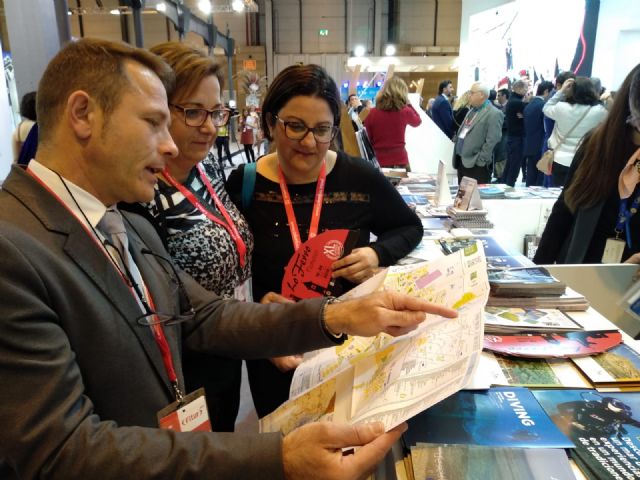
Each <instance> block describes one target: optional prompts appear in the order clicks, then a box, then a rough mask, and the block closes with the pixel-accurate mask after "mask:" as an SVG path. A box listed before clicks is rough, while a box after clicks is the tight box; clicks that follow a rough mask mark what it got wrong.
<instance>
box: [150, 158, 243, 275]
mask: <svg viewBox="0 0 640 480" xmlns="http://www.w3.org/2000/svg"><path fill="white" fill-rule="evenodd" d="M196 168H197V169H198V174H199V175H200V180H201V181H202V183H204V185H205V187H206V188H207V191H208V192H209V195H211V198H213V202H214V203H215V205H216V208H217V209H218V210H219V211H220V213H221V214H222V216H223V217H224V219H225V220H226V223H225V222H223V221H222V220H220V219H219V218H218V217H216V216H215V215H214V214H213V213H211V212H210V211H209V210H208V209H207V208H206V207H205V206H204V205H202V202H200V200H198V199H197V198H196V196H195V195H194V194H193V192H192V191H191V190H189V189H188V188H187V187H185V186H184V185H182V184H181V183H180V182H178V181H177V180H176V179H175V178H173V177H172V176H171V174H170V173H169V171H168V170H167V169H166V168H165V169H164V170H163V171H162V175H163V176H164V177H165V178H166V179H167V180H168V181H169V183H171V185H173V186H174V187H175V188H177V189H178V190H179V191H180V193H182V195H184V197H185V198H186V199H187V200H189V203H191V205H193V206H194V207H196V208H197V209H198V210H200V212H201V213H202V214H203V215H205V216H206V217H207V218H208V219H209V220H211V221H212V222H215V223H217V224H218V225H221V226H222V227H224V229H225V230H226V231H227V232H228V233H229V235H230V236H231V238H232V239H233V241H234V242H235V244H236V248H237V249H238V256H239V257H240V266H241V267H244V266H245V265H246V263H247V245H246V244H245V243H244V240H243V239H242V236H241V235H240V232H239V231H238V228H237V227H236V225H235V224H234V223H233V220H232V219H231V216H230V215H229V212H227V209H226V208H224V205H223V204H222V202H221V201H220V199H219V198H218V195H216V191H215V190H214V189H213V185H211V182H210V181H209V178H207V176H206V175H205V173H204V172H203V171H202V167H201V166H200V165H197V167H196Z"/></svg>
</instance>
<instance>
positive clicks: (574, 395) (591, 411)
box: [533, 390, 640, 480]
mask: <svg viewBox="0 0 640 480" xmlns="http://www.w3.org/2000/svg"><path fill="white" fill-rule="evenodd" d="M533 394H534V395H535V397H536V398H537V399H538V401H539V402H540V404H541V405H542V407H543V408H544V410H545V411H546V412H547V414H548V415H549V416H550V417H551V419H552V420H553V421H554V423H555V424H556V425H557V426H558V428H559V429H560V430H562V432H564V434H565V435H567V437H569V438H570V439H571V440H572V441H573V443H574V444H575V446H576V448H575V450H574V451H572V453H571V455H572V457H573V459H574V460H575V461H576V463H577V464H578V466H580V468H581V469H582V470H583V472H584V473H585V476H586V477H587V478H597V479H600V480H608V479H621V478H638V472H640V392H621V393H613V394H612V393H606V394H604V393H598V392H597V391H596V390H537V391H534V392H533Z"/></svg>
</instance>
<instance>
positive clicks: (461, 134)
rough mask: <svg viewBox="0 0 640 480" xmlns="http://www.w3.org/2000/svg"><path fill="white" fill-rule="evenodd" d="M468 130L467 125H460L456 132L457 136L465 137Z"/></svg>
mask: <svg viewBox="0 0 640 480" xmlns="http://www.w3.org/2000/svg"><path fill="white" fill-rule="evenodd" d="M468 131H469V126H467V125H462V128H461V129H460V131H459V132H458V138H460V139H463V138H464V137H466V136H467V132H468Z"/></svg>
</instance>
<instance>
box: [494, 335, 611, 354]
mask: <svg viewBox="0 0 640 480" xmlns="http://www.w3.org/2000/svg"><path fill="white" fill-rule="evenodd" d="M621 342H622V335H621V334H620V331H618V330H597V331H575V332H517V333H487V334H485V336H484V348H485V349H487V350H489V351H492V352H495V353H500V354H502V355H513V356H516V357H528V358H569V357H584V356H587V355H594V354H596V353H602V352H604V351H606V350H609V349H610V348H613V347H615V346H616V345H618V344H619V343H621Z"/></svg>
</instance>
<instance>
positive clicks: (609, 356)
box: [573, 343, 640, 387]
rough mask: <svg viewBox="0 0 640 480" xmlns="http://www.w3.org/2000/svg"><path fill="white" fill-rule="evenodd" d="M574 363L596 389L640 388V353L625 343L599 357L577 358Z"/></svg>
mask: <svg viewBox="0 0 640 480" xmlns="http://www.w3.org/2000/svg"><path fill="white" fill-rule="evenodd" d="M573 362H574V363H575V364H576V365H577V366H578V368H580V370H582V372H583V373H584V374H585V375H586V376H587V377H588V378H589V380H590V381H591V382H592V383H593V384H594V385H595V386H596V387H605V386H630V385H633V386H638V387H640V353H638V352H637V351H636V350H634V349H633V348H631V347H629V346H628V345H626V344H624V343H621V344H620V345H617V346H615V347H613V348H612V349H611V350H608V351H606V352H604V353H601V354H599V355H592V356H590V357H584V358H575V359H573Z"/></svg>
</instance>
